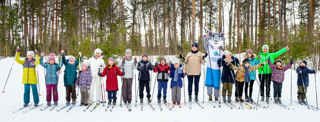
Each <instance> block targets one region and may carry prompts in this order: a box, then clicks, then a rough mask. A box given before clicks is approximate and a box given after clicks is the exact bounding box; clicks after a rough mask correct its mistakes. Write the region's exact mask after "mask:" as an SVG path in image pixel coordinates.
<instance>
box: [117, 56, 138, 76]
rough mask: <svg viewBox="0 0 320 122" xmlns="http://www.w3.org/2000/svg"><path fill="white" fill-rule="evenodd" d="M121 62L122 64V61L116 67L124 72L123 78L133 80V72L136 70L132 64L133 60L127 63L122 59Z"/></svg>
mask: <svg viewBox="0 0 320 122" xmlns="http://www.w3.org/2000/svg"><path fill="white" fill-rule="evenodd" d="M122 60H125V61H124V64H122V61H121V62H120V63H119V65H118V67H119V68H120V69H121V70H122V72H125V74H124V76H123V78H133V75H134V74H133V70H136V66H135V65H136V64H134V59H133V58H132V59H131V60H130V61H129V60H126V59H125V58H124V59H122ZM122 65H123V66H122Z"/></svg>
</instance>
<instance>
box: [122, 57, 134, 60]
mask: <svg viewBox="0 0 320 122" xmlns="http://www.w3.org/2000/svg"><path fill="white" fill-rule="evenodd" d="M124 59H125V60H126V61H131V60H132V57H130V58H127V57H125V58H124Z"/></svg>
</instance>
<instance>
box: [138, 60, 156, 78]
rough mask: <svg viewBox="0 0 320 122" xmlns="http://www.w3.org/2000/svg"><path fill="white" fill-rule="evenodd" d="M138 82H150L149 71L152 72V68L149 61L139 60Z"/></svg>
mask: <svg viewBox="0 0 320 122" xmlns="http://www.w3.org/2000/svg"><path fill="white" fill-rule="evenodd" d="M137 69H138V71H139V78H138V79H139V81H150V72H149V71H150V70H151V71H152V70H153V66H152V64H151V62H150V61H143V60H141V61H140V62H139V63H138V68H137Z"/></svg>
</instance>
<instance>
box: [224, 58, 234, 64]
mask: <svg viewBox="0 0 320 122" xmlns="http://www.w3.org/2000/svg"><path fill="white" fill-rule="evenodd" d="M224 61H225V62H226V63H231V62H232V61H233V59H227V58H225V59H224Z"/></svg>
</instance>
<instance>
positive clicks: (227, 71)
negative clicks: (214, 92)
mask: <svg viewBox="0 0 320 122" xmlns="http://www.w3.org/2000/svg"><path fill="white" fill-rule="evenodd" d="M224 54H225V55H223V56H222V60H221V59H219V60H218V66H219V67H221V66H223V70H222V76H221V80H222V84H223V87H222V98H223V102H224V103H226V102H227V99H226V95H227V91H228V102H229V103H230V102H231V96H232V87H233V84H234V80H235V79H234V76H235V75H234V72H233V71H232V70H231V68H230V66H229V65H228V63H231V64H233V65H236V66H239V60H238V59H237V58H234V57H233V56H231V55H232V54H231V53H230V52H229V51H228V50H226V51H224Z"/></svg>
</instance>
